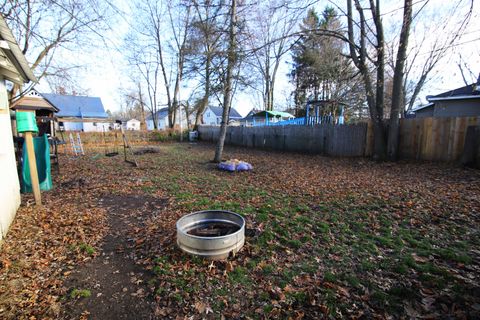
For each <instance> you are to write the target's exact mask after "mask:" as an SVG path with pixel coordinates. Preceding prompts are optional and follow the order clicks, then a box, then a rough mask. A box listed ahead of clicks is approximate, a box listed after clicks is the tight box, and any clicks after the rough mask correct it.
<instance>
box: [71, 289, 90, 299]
mask: <svg viewBox="0 0 480 320" xmlns="http://www.w3.org/2000/svg"><path fill="white" fill-rule="evenodd" d="M91 295H92V292H91V291H90V290H88V289H73V290H72V292H70V298H72V299H76V298H88V297H90V296H91Z"/></svg>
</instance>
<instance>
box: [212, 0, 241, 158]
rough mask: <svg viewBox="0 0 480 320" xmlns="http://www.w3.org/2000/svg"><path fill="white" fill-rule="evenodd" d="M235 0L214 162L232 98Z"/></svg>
mask: <svg viewBox="0 0 480 320" xmlns="http://www.w3.org/2000/svg"><path fill="white" fill-rule="evenodd" d="M236 11H237V1H236V0H232V7H231V11H230V31H229V34H230V41H229V46H228V62H227V75H226V79H225V93H224V95H223V113H222V123H221V125H220V135H219V137H218V142H217V147H216V149H215V158H214V159H213V161H214V162H217V163H218V162H220V161H222V154H223V145H224V143H225V136H226V134H227V125H228V116H229V113H230V103H231V99H232V74H233V67H234V65H235V60H236V57H235V55H236V30H235V28H236V24H237V12H236Z"/></svg>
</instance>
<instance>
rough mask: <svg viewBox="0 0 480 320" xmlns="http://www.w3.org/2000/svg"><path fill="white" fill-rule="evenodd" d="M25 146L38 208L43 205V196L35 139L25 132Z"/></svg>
mask: <svg viewBox="0 0 480 320" xmlns="http://www.w3.org/2000/svg"><path fill="white" fill-rule="evenodd" d="M25 144H26V146H27V155H28V166H29V169H30V181H31V183H32V190H33V196H34V198H35V204H36V205H37V206H41V205H42V196H41V194H40V184H39V182H38V171H37V159H36V158H35V148H34V147H33V138H32V133H31V132H25Z"/></svg>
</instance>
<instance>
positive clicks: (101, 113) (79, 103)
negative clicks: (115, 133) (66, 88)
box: [41, 93, 108, 118]
mask: <svg viewBox="0 0 480 320" xmlns="http://www.w3.org/2000/svg"><path fill="white" fill-rule="evenodd" d="M41 95H42V96H43V97H44V98H45V99H46V100H47V101H48V102H50V103H51V104H52V105H53V106H55V107H56V108H57V109H59V110H60V111H59V112H58V113H57V117H75V118H108V115H107V113H106V112H105V109H104V107H103V104H102V100H101V99H100V98H98V97H87V96H70V95H62V94H55V93H42V94H41Z"/></svg>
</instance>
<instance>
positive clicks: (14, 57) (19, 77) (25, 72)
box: [0, 15, 37, 85]
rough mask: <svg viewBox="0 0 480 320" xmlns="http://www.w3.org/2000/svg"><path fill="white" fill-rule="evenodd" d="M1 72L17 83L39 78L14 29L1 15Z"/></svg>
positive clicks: (34, 80)
mask: <svg viewBox="0 0 480 320" xmlns="http://www.w3.org/2000/svg"><path fill="white" fill-rule="evenodd" d="M0 41H1V42H2V43H1V45H0V59H1V60H2V61H3V63H2V64H1V65H0V74H2V75H3V76H4V77H5V78H6V79H8V80H10V81H12V82H15V83H17V84H20V85H21V84H23V83H27V82H29V81H33V82H36V81H37V78H36V77H35V75H34V74H33V71H32V69H30V66H29V65H28V62H27V59H26V58H25V56H24V55H23V53H22V51H21V50H20V48H19V46H18V44H17V41H16V40H15V38H14V36H13V34H12V31H11V30H10V28H9V27H8V25H7V23H6V22H5V19H4V18H3V16H1V15H0Z"/></svg>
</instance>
